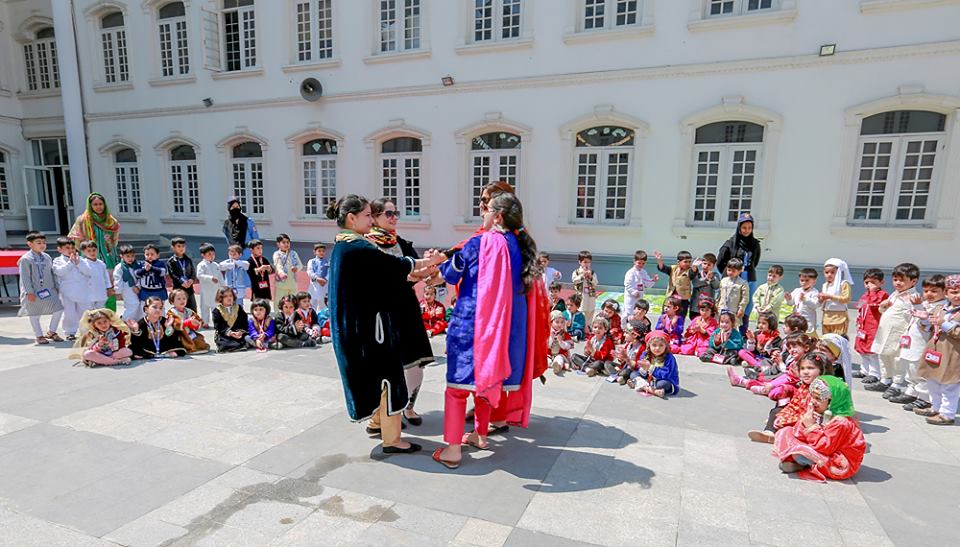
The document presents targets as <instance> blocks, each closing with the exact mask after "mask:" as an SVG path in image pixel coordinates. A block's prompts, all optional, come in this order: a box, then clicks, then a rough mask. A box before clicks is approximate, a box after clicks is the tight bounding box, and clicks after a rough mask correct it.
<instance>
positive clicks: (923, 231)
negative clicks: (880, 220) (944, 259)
mask: <svg viewBox="0 0 960 547" xmlns="http://www.w3.org/2000/svg"><path fill="white" fill-rule="evenodd" d="M953 232H954V231H953V230H950V229H946V228H925V227H923V226H916V227H906V226H889V225H882V224H879V225H874V226H866V225H850V224H845V225H833V226H830V234H832V235H835V236H839V237H849V238H857V239H871V240H883V241H886V240H890V239H906V240H910V239H912V240H931V239H932V240H938V241H947V240H950V239H953Z"/></svg>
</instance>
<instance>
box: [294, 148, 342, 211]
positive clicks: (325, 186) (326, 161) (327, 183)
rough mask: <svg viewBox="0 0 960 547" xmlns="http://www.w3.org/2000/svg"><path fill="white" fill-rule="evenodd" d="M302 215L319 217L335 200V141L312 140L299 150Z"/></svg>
mask: <svg viewBox="0 0 960 547" xmlns="http://www.w3.org/2000/svg"><path fill="white" fill-rule="evenodd" d="M300 161H301V168H302V169H301V171H300V172H301V173H303V181H302V182H303V213H304V214H305V215H307V216H320V215H322V214H323V213H324V211H326V209H327V205H329V204H330V202H332V201H336V199H337V141H335V140H333V139H314V140H312V141H309V142H305V143H303V146H302V148H301V160H300Z"/></svg>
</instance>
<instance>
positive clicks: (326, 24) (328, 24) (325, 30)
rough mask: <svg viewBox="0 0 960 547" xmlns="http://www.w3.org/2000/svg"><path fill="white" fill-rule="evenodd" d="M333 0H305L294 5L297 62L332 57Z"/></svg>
mask: <svg viewBox="0 0 960 547" xmlns="http://www.w3.org/2000/svg"><path fill="white" fill-rule="evenodd" d="M332 4H333V0H305V1H303V2H297V3H296V6H295V11H296V17H297V29H296V30H297V32H296V36H295V39H296V45H297V62H299V63H309V62H316V61H320V60H322V59H329V58H331V57H333V6H332Z"/></svg>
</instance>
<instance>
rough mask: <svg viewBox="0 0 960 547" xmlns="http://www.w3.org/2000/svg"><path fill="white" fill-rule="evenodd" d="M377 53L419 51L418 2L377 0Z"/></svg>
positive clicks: (420, 28) (415, 0) (414, 0)
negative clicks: (378, 5) (378, 12)
mask: <svg viewBox="0 0 960 547" xmlns="http://www.w3.org/2000/svg"><path fill="white" fill-rule="evenodd" d="M379 4H380V25H379V31H380V40H379V44H380V47H379V52H380V53H391V52H400V51H408V50H413V49H420V33H421V30H422V27H421V25H422V23H421V18H420V14H421V8H420V0H379Z"/></svg>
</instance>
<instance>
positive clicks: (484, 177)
mask: <svg viewBox="0 0 960 547" xmlns="http://www.w3.org/2000/svg"><path fill="white" fill-rule="evenodd" d="M520 144H521V139H520V135H516V134H514V133H509V132H506V131H494V132H491V133H484V134H482V135H477V136H476V137H474V138H473V141H472V142H471V145H470V170H471V172H470V216H471V218H473V219H478V218H480V195H481V194H482V193H483V188H484V187H485V186H487V185H488V184H492V183H494V182H499V181H503V182H506V183H508V184H510V186H513V187H514V188H516V187H517V183H518V182H519V174H520Z"/></svg>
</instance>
